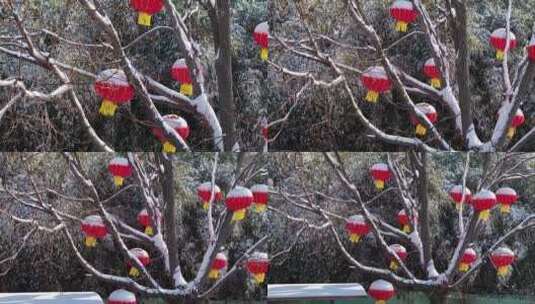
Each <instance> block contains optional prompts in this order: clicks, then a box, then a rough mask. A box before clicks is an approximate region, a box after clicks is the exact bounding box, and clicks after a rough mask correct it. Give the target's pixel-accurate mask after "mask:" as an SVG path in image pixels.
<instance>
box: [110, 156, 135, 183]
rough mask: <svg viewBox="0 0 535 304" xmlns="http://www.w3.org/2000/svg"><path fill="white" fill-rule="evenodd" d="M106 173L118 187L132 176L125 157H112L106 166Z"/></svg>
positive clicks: (130, 167)
mask: <svg viewBox="0 0 535 304" xmlns="http://www.w3.org/2000/svg"><path fill="white" fill-rule="evenodd" d="M108 171H109V172H110V174H111V175H112V176H113V183H114V184H115V186H117V187H120V186H122V185H123V183H124V179H125V178H127V177H129V176H130V175H132V166H131V165H130V163H129V162H128V159H127V158H126V157H121V156H118V157H114V158H113V159H112V160H111V161H110V163H109V164H108Z"/></svg>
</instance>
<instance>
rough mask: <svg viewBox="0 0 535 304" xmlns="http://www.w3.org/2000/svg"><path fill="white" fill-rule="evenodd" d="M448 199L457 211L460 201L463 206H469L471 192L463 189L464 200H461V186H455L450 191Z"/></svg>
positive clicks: (465, 188)
mask: <svg viewBox="0 0 535 304" xmlns="http://www.w3.org/2000/svg"><path fill="white" fill-rule="evenodd" d="M450 197H451V199H452V200H453V201H454V202H455V205H456V206H457V209H460V208H461V201H463V199H464V201H463V203H464V204H470V200H471V199H472V192H471V191H470V189H468V188H467V187H464V198H463V185H455V186H453V187H452V188H451V189H450Z"/></svg>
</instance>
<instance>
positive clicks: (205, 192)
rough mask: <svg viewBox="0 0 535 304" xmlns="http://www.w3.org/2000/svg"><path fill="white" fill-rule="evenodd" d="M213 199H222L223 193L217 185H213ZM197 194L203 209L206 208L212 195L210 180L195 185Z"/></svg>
mask: <svg viewBox="0 0 535 304" xmlns="http://www.w3.org/2000/svg"><path fill="white" fill-rule="evenodd" d="M213 189H214V199H213V201H214V202H216V201H221V200H222V199H223V193H222V192H221V189H220V188H219V186H217V185H214V187H213ZM197 196H198V197H199V199H200V200H201V202H202V207H203V209H204V210H208V207H209V206H210V198H211V196H212V182H205V183H202V184H200V185H199V186H198V187H197Z"/></svg>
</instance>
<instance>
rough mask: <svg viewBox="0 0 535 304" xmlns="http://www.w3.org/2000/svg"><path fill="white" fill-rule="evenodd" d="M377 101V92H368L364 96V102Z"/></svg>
mask: <svg viewBox="0 0 535 304" xmlns="http://www.w3.org/2000/svg"><path fill="white" fill-rule="evenodd" d="M377 100H379V92H376V91H368V93H367V94H366V101H367V102H371V103H377Z"/></svg>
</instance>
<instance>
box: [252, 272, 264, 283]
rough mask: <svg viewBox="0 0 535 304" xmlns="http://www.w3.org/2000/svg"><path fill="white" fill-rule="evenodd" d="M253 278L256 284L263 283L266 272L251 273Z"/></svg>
mask: <svg viewBox="0 0 535 304" xmlns="http://www.w3.org/2000/svg"><path fill="white" fill-rule="evenodd" d="M253 278H254V280H255V282H256V283H257V284H262V283H264V280H265V279H266V274H265V273H256V274H253Z"/></svg>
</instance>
